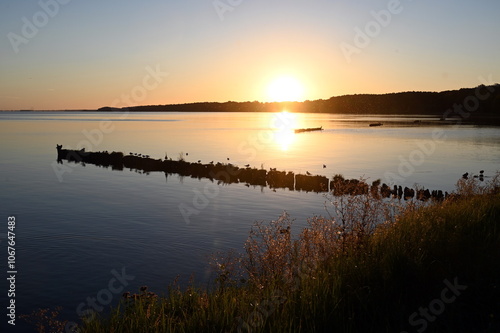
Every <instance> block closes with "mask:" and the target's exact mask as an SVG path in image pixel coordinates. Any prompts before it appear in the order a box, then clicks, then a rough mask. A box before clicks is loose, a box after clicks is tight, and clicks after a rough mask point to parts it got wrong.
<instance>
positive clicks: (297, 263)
mask: <svg viewBox="0 0 500 333" xmlns="http://www.w3.org/2000/svg"><path fill="white" fill-rule="evenodd" d="M499 180H500V178H499V176H498V175H497V176H496V177H495V178H493V180H492V181H491V182H489V183H488V184H486V185H484V184H483V183H480V182H479V181H477V180H476V179H468V180H465V179H461V180H460V181H459V182H458V183H457V190H456V193H455V194H454V195H453V196H451V197H450V198H449V199H447V200H444V201H443V200H441V201H437V200H436V201H431V202H426V203H423V202H419V201H411V202H406V203H405V202H404V201H399V200H397V199H393V200H387V199H383V198H380V196H375V195H372V193H371V192H370V191H367V190H366V188H360V189H359V193H360V194H358V195H350V194H348V195H341V196H338V195H333V194H332V195H330V196H329V199H330V204H329V206H328V207H327V208H328V212H329V213H328V214H327V215H328V216H326V217H325V216H313V217H311V218H310V219H309V220H308V226H307V227H306V228H304V229H303V230H301V231H295V230H293V220H292V219H291V218H290V216H288V214H286V213H284V214H283V215H281V216H280V217H279V218H278V219H276V220H274V221H271V222H269V223H264V222H258V223H256V224H255V225H254V226H253V227H252V229H251V231H250V234H249V237H248V240H247V241H246V243H245V245H244V252H243V253H236V252H228V253H219V254H215V255H214V256H213V258H212V260H211V264H212V265H213V267H214V269H215V270H216V272H217V274H216V278H215V279H214V281H213V283H212V285H211V286H210V287H209V288H202V287H197V286H196V284H195V283H194V282H192V283H190V284H189V286H188V287H187V288H184V289H182V288H180V287H179V285H178V283H177V282H174V283H173V284H172V285H171V286H170V288H169V290H168V292H167V293H166V294H165V295H163V296H161V297H159V296H157V295H156V294H154V293H152V292H150V291H148V290H147V288H146V289H144V288H143V289H142V290H141V291H139V293H137V294H135V295H130V294H126V295H125V296H124V298H123V300H122V301H121V302H120V304H119V306H117V307H115V308H114V309H112V311H111V313H110V314H107V315H102V316H99V317H92V318H85V319H83V320H82V324H81V325H80V327H79V332H402V331H406V332H417V331H420V332H423V331H425V332H472V331H477V332H486V331H488V330H489V331H491V332H494V331H496V330H497V329H498V328H499V327H500V326H499V324H500V321H499V319H500V309H499V307H498V299H500V285H499V284H500V267H499V265H498V263H499V262H500V227H499V226H500V225H499V223H498V221H499V218H500V181H499ZM338 184H341V182H339V183H338ZM359 184H361V185H360V186H363V187H366V186H365V185H366V183H365V182H359ZM339 186H340V185H339ZM348 186H355V184H354V185H353V184H348ZM335 190H336V191H342V189H341V188H337V189H335ZM445 281H448V282H450V281H451V282H453V281H455V282H456V281H459V282H460V284H461V285H463V286H466V289H465V290H463V291H462V292H461V294H460V295H459V296H457V297H455V299H454V301H453V302H450V303H446V304H445V303H443V304H445V308H444V309H440V311H439V312H440V313H439V315H432V316H431V317H430V318H432V320H431V319H428V320H427V321H426V322H425V320H424V319H421V320H424V321H416V319H415V318H420V316H419V311H421V309H422V308H425V307H426V306H429V304H440V303H439V299H440V297H442V295H443V290H444V289H443V288H445V287H446V286H447V284H446V282H445ZM433 302H434V303H433ZM441 310H442V311H441ZM415 313H416V314H417V317H415V318H414V319H413V321H412V319H411V316H412V315H413V314H415ZM424 324H425V328H424Z"/></svg>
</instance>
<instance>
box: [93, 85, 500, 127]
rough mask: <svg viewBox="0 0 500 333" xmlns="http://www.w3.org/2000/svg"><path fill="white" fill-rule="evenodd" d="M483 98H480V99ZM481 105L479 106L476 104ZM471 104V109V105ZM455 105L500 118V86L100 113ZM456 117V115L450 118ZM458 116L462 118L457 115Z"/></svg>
mask: <svg viewBox="0 0 500 333" xmlns="http://www.w3.org/2000/svg"><path fill="white" fill-rule="evenodd" d="M478 94H479V96H481V98H477V97H476V96H478ZM476 101H477V103H475V102H476ZM468 103H469V105H467V104H468ZM455 105H464V106H467V107H468V108H469V109H471V108H473V109H474V110H473V112H471V116H470V118H469V119H468V120H470V121H475V120H476V121H481V120H485V117H486V120H491V119H492V118H500V84H495V85H490V86H485V85H480V86H478V87H475V88H462V89H459V90H448V91H442V92H423V91H410V92H400V93H388V94H356V95H343V96H335V97H331V98H329V99H319V100H314V101H309V100H306V101H304V102H258V101H253V102H234V101H228V102H223V103H219V102H197V103H185V104H165V105H141V106H130V107H126V108H114V107H102V108H100V109H98V110H99V111H122V110H127V111H179V112H280V111H282V110H284V109H286V110H288V111H290V112H306V113H307V112H314V113H340V114H384V115H390V114H401V115H411V114H425V115H437V116H441V115H443V114H445V112H446V111H447V110H448V109H453V108H454V106H455ZM447 115H448V116H449V117H452V116H453V115H454V114H453V113H448V114H447ZM455 116H458V115H455ZM497 121H498V119H497Z"/></svg>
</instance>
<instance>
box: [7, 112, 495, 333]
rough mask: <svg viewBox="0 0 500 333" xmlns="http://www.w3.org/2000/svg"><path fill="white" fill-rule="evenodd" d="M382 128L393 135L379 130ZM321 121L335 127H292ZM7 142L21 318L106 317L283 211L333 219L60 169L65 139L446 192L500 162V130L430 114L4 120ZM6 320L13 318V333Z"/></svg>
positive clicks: (223, 188) (246, 191)
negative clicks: (38, 314) (125, 295)
mask: <svg viewBox="0 0 500 333" xmlns="http://www.w3.org/2000/svg"><path fill="white" fill-rule="evenodd" d="M104 120H109V121H110V122H109V123H108V122H104ZM414 120H421V121H422V123H421V124H414V123H413V121H414ZM377 121H381V122H383V123H384V126H381V127H369V126H368V124H369V123H371V122H377ZM318 126H323V128H324V130H323V131H321V132H309V133H301V134H293V133H292V132H291V131H290V129H293V128H307V127H318ZM433 136H434V138H433ZM436 138H437V140H436ZM0 142H1V146H0V156H1V159H0V184H1V185H0V189H1V191H0V211H1V215H0V216H1V219H2V220H4V222H3V223H2V224H1V225H2V230H0V237H1V238H0V241H1V243H0V245H1V247H2V251H1V253H2V254H1V258H0V260H2V267H6V266H5V265H4V263H6V262H7V258H6V247H7V243H6V241H7V239H6V233H7V222H6V221H7V217H8V216H11V215H14V216H15V217H16V221H17V225H16V229H15V232H16V265H17V270H18V274H17V280H16V304H17V314H20V313H29V312H31V311H32V310H33V309H36V308H41V307H44V308H46V307H55V306H62V307H63V311H62V315H63V317H64V318H65V319H69V320H76V319H77V317H78V312H79V311H80V312H83V311H85V310H88V309H89V305H88V304H87V302H88V299H87V298H89V297H90V298H96V300H97V303H96V305H95V308H94V309H95V310H96V311H100V310H101V305H108V304H116V302H117V301H118V300H119V298H120V297H121V293H122V292H123V291H132V292H135V291H137V290H138V288H139V287H140V286H142V285H148V286H149V287H150V289H151V290H153V291H156V292H158V293H162V292H164V291H165V290H166V286H167V285H168V284H169V283H170V282H172V281H173V280H174V278H175V277H176V276H177V275H178V274H181V275H182V278H183V280H184V281H185V280H187V279H188V278H189V276H190V275H191V274H194V276H195V280H196V281H198V282H200V283H206V282H207V281H209V279H210V277H211V272H210V269H209V267H208V265H207V258H208V256H209V255H210V254H212V253H215V252H217V251H224V250H227V249H230V248H234V249H237V250H242V246H243V243H244V241H245V239H246V237H247V236H248V231H249V230H250V227H251V226H252V224H253V223H254V221H261V220H264V221H269V220H271V219H276V218H277V217H278V216H279V215H280V214H281V213H282V212H283V211H284V210H286V211H287V212H288V213H289V214H290V215H291V217H292V218H294V219H296V221H295V225H296V226H297V228H300V227H303V226H305V225H306V219H307V217H310V216H312V215H314V214H326V213H325V208H324V205H325V201H326V199H325V197H324V195H323V194H316V193H305V192H295V191H288V190H277V191H276V192H273V191H272V190H271V189H269V188H260V187H252V186H251V187H246V186H245V185H244V184H231V185H217V184H214V183H211V182H210V180H208V179H202V180H197V179H192V178H180V177H179V176H175V175H170V176H168V177H166V176H165V174H163V173H159V172H157V173H154V172H153V173H151V174H149V175H146V174H139V173H137V172H135V171H133V170H132V171H131V170H124V171H113V170H111V169H105V168H99V167H96V166H93V165H86V166H82V165H77V164H70V163H67V162H65V163H64V164H63V165H62V166H61V165H58V164H57V163H55V160H56V149H55V147H56V144H63V145H64V147H65V148H82V147H85V148H86V149H87V150H88V151H97V150H99V151H104V150H108V151H113V150H115V151H122V152H124V153H125V154H128V153H129V152H132V153H141V154H147V155H150V156H151V157H153V158H164V157H165V154H167V156H168V157H169V158H172V159H174V160H175V159H177V158H179V156H181V155H182V156H183V157H184V158H185V159H186V160H187V161H190V162H196V161H198V160H201V161H202V163H208V162H210V161H214V162H218V161H220V162H224V163H227V162H231V163H233V164H236V165H239V166H243V165H245V164H250V165H251V166H252V167H257V168H260V167H264V168H266V169H269V168H277V169H278V170H287V171H293V172H295V173H303V174H305V173H306V172H310V173H312V174H320V175H325V176H328V177H331V176H333V175H334V174H338V173H340V174H343V175H344V176H346V177H348V178H359V177H361V176H364V177H367V178H369V181H373V180H375V179H377V178H381V179H382V181H390V180H391V179H397V180H398V182H397V183H398V185H403V186H413V185H414V184H415V183H418V184H420V185H422V186H425V187H429V188H431V189H441V190H447V191H450V190H453V188H454V184H455V183H456V181H457V179H458V178H459V177H461V175H462V174H463V173H464V172H466V171H467V172H470V173H476V174H477V173H479V170H485V175H486V176H492V175H493V174H494V173H495V172H496V170H497V169H498V165H500V163H499V162H500V131H499V130H498V128H494V127H476V126H465V125H462V126H455V125H453V124H448V125H443V123H442V122H439V121H438V120H437V119H433V118H428V117H423V116H422V117H414V118H404V117H402V116H394V117H377V116H364V115H360V116H345V115H330V114H295V115H289V114H278V115H276V114H264V113H252V114H246V113H130V114H124V113H96V112H29V113H23V112H4V113H0ZM228 158H229V161H228ZM323 165H325V166H326V167H325V168H324V167H323ZM200 193H201V194H203V198H202V197H200ZM180 207H181V208H180ZM3 270H5V269H3ZM123 275H125V277H123ZM116 276H121V280H120V279H117V278H116ZM3 281H4V282H2V290H7V289H8V288H7V286H6V285H5V280H4V279H3ZM2 295H3V296H2V304H6V303H5V302H4V301H3V300H4V295H5V292H4V291H2ZM2 306H3V305H2ZM103 308H104V309H103V311H105V306H104V307H103ZM18 323H19V324H22V323H21V322H19V321H18ZM5 325H6V322H5V320H2V322H1V327H2V331H3V327H4V326H5ZM18 328H19V326H18ZM19 329H20V328H19Z"/></svg>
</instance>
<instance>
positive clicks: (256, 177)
mask: <svg viewBox="0 0 500 333" xmlns="http://www.w3.org/2000/svg"><path fill="white" fill-rule="evenodd" d="M56 148H57V161H58V162H59V163H63V160H66V161H70V162H75V163H84V164H85V163H87V164H93V165H96V166H101V167H106V168H109V167H111V168H112V169H113V170H124V169H131V170H138V171H142V172H164V173H165V174H166V175H169V174H177V175H180V176H183V177H191V178H197V179H202V178H205V179H210V180H215V181H218V182H220V183H224V184H233V183H244V184H247V185H252V186H263V187H269V188H271V189H288V190H290V191H305V192H316V193H321V192H330V191H331V192H332V194H334V195H345V194H353V195H358V194H368V193H370V194H372V195H374V196H381V197H384V198H389V197H391V196H392V197H398V198H399V199H405V200H409V199H412V198H416V199H420V200H427V199H430V198H433V199H437V200H442V199H444V198H445V197H446V196H447V195H448V193H447V192H444V193H443V191H440V190H439V191H437V190H435V191H430V190H428V189H418V190H415V189H411V188H408V187H404V188H403V187H401V186H396V185H394V186H393V187H390V186H388V185H387V184H381V182H380V180H376V181H374V182H372V184H371V185H370V184H368V183H366V182H365V181H363V180H358V179H345V178H344V177H342V176H340V175H337V176H334V177H333V178H332V179H331V180H329V179H328V178H327V177H325V176H320V175H310V174H307V175H304V174H300V173H299V174H296V173H293V172H291V171H288V172H286V171H278V170H276V169H271V170H270V171H267V170H265V169H257V168H250V167H244V168H240V167H238V166H236V165H233V164H231V163H209V164H202V163H200V162H197V163H193V162H186V161H184V160H182V159H180V160H178V161H174V160H171V159H164V160H161V159H153V158H150V157H149V156H136V155H133V154H129V155H124V154H123V153H122V152H114V151H113V152H107V151H99V152H87V151H85V150H84V149H82V150H72V149H63V147H62V145H57V146H56Z"/></svg>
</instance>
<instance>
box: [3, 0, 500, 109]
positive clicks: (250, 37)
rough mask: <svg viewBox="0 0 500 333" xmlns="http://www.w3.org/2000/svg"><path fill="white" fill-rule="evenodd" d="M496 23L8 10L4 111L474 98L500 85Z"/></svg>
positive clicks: (290, 13) (435, 5)
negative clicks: (347, 97) (353, 97)
mask: <svg viewBox="0 0 500 333" xmlns="http://www.w3.org/2000/svg"><path fill="white" fill-rule="evenodd" d="M215 4H217V5H218V8H219V12H218V11H217V9H216V6H215ZM44 8H45V9H44ZM221 8H222V9H221ZM391 8H392V9H394V10H393V12H391V10H390V9H391ZM373 13H377V15H378V16H379V17H382V19H380V20H379V21H377V19H376V17H375V16H377V15H375V16H374V14H373ZM384 13H385V14H387V13H389V15H390V16H387V15H385V16H384ZM498 17H500V2H499V1H494V0H484V1H451V0H444V1H439V2H436V1H427V0H420V1H419V0H412V1H411V0H401V1H397V0H390V1H378V0H377V1H361V0H358V1H314V0H313V1H305V0H302V1H301V0H292V1H290V0H289V1H279V0H273V1H262V0H253V1H249V0H232V1H228V0H220V1H218V2H217V1H213V0H183V1H166V0H164V1H158V0H150V1H118V0H107V1H94V0H90V1H83V0H70V1H68V0H46V1H44V0H42V1H31V0H30V1H6V0H0V59H1V63H0V109H3V110H5V109H8V110H10V109H30V108H34V109H93V108H98V107H101V106H104V105H113V104H114V105H117V106H126V105H127V104H132V105H144V104H167V103H186V102H198V101H219V102H224V101H228V100H235V101H247V100H251V101H252V100H259V101H270V100H273V98H274V99H275V97H273V96H272V95H270V94H269V86H270V85H271V84H272V82H273V81H274V80H277V79H279V78H283V77H289V78H293V79H294V80H295V81H296V82H299V83H300V85H301V86H302V88H303V89H302V92H301V93H300V95H297V96H295V97H290V98H293V99H297V100H304V99H310V100H313V99H319V98H329V97H331V96H337V95H344V94H353V93H386V92H397V91H408V90H425V91H442V90H448V89H456V88H461V87H473V86H477V85H478V84H480V83H482V82H481V80H480V79H479V77H484V78H488V77H489V78H491V79H490V80H491V81H492V82H499V81H500V66H499V63H498V59H500V43H498V32H499V31H500V20H499V19H498ZM26 22H29V23H28V25H30V24H32V25H33V26H34V27H35V29H36V30H37V31H36V33H33V30H30V29H29V28H26V25H27V23H26ZM367 29H368V30H367ZM370 29H371V30H370ZM359 31H361V34H364V35H365V37H364V38H363V37H359V36H357V34H359ZM356 36H357V38H358V39H357V41H358V44H356ZM360 41H362V42H363V43H359V42H360ZM346 50H348V51H346ZM352 50H355V51H354V52H351V51H352ZM152 72H156V73H157V74H156V75H153V74H151V73H152ZM284 89H286V88H284ZM124 96H125V97H124ZM126 96H128V98H126ZM131 96H132V97H131Z"/></svg>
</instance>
